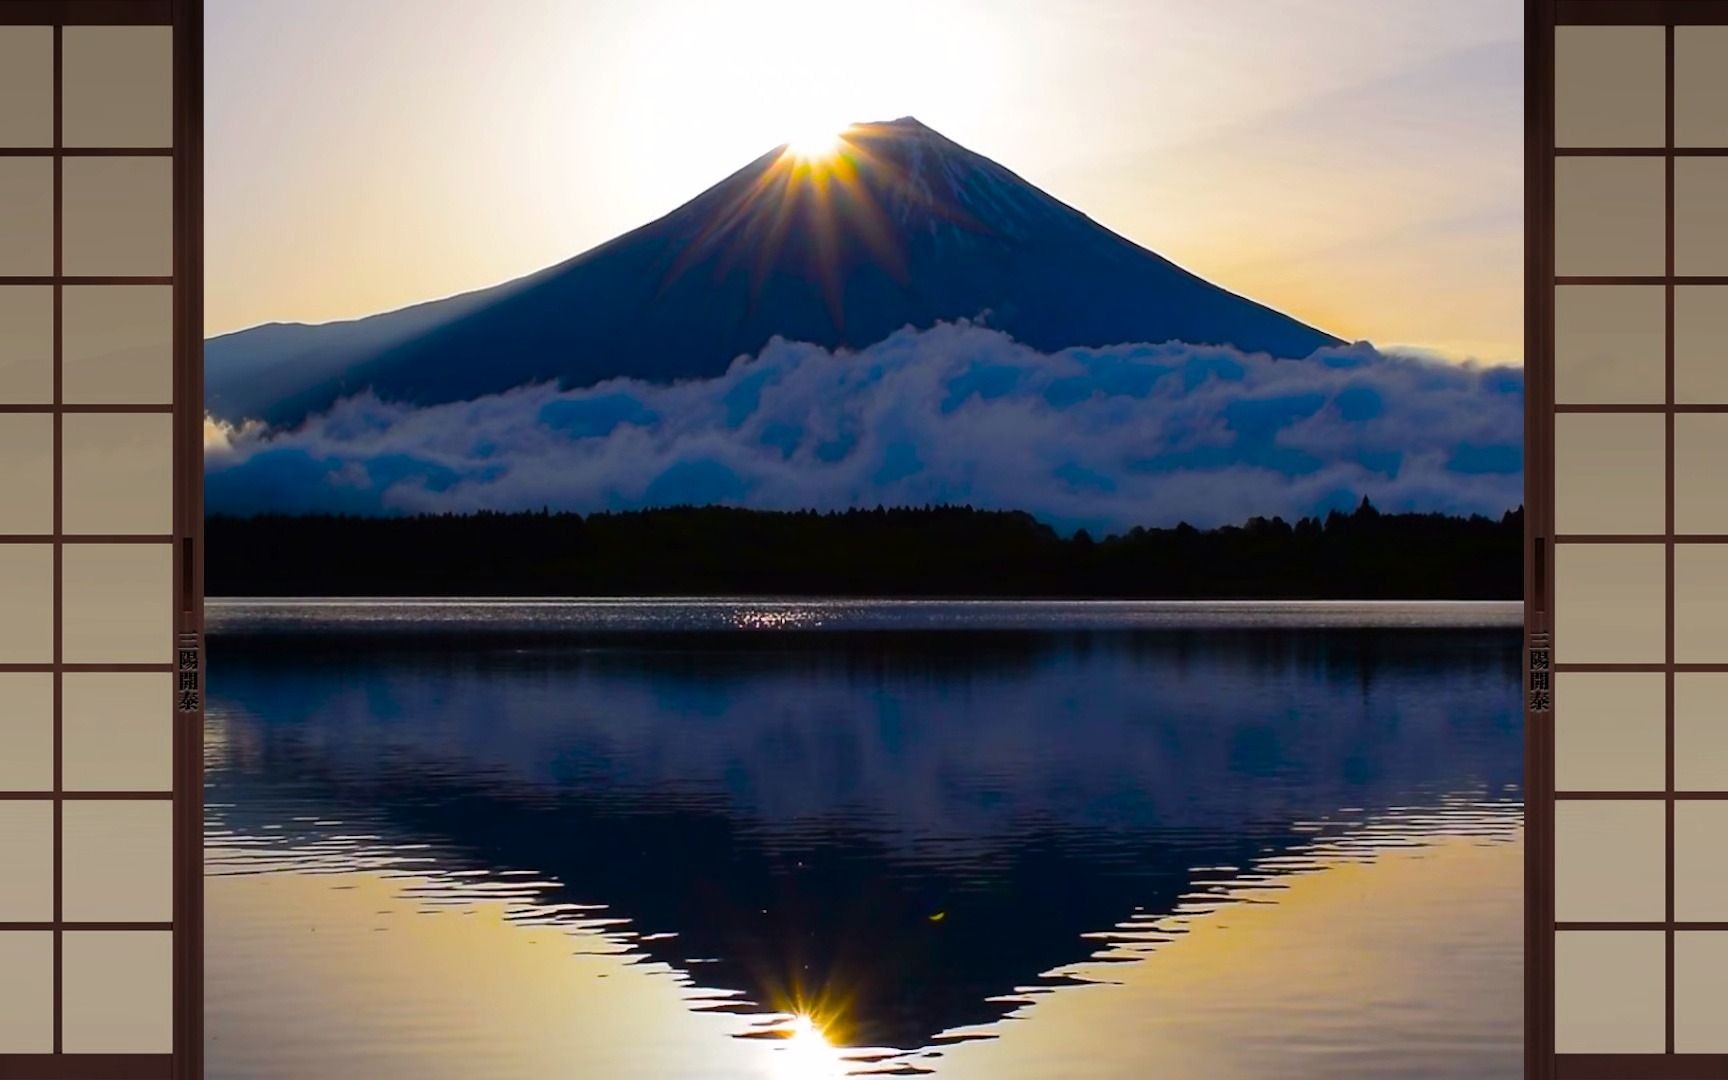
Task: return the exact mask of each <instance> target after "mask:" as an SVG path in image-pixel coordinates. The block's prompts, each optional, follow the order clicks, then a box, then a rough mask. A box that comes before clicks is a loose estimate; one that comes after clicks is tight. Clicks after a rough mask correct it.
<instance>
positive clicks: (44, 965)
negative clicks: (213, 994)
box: [0, 0, 203, 1080]
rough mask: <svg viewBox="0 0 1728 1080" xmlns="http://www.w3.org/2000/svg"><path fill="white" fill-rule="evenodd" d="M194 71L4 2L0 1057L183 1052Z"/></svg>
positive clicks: (196, 780) (190, 825)
mask: <svg viewBox="0 0 1728 1080" xmlns="http://www.w3.org/2000/svg"><path fill="white" fill-rule="evenodd" d="M201 67H202V57H201V45H200V42H199V10H198V7H197V5H196V4H195V3H185V2H181V0H175V2H171V3H170V2H147V0H57V2H43V0H4V2H0V1077H32V1078H54V1077H116V1078H119V1077H125V1078H127V1080H142V1078H146V1077H168V1076H193V1075H197V1074H198V1072H199V1064H198V1062H199V1057H200V1054H199V1049H200V1047H199V1042H200V1039H201V1035H200V1022H199V1019H200V1017H199V1014H200V1011H201V1008H202V1005H201V994H200V992H199V983H200V980H201V978H202V970H201V965H200V959H199V958H200V955H201V952H200V948H201V946H200V936H201V932H202V928H201V914H200V913H201V903H200V896H201V887H200V880H199V878H200V872H199V871H200V864H201V859H200V850H201V840H200V828H199V819H200V805H201V800H200V776H199V773H200V770H199V754H198V747H199V729H200V723H201V704H202V702H201V694H202V686H201V682H202V674H203V673H202V663H201V654H202V650H201V647H200V642H199V625H200V616H199V608H200V604H199V597H200V593H199V581H198V565H199V558H198V555H199V552H198V550H197V548H196V544H197V543H198V542H199V541H200V539H201V536H202V530H201V528H200V526H199V519H200V515H201V506H200V497H199V492H200V488H199V476H200V461H201V453H202V452H201V445H200V444H201V434H200V430H201V417H202V409H201V405H200V396H201V377H200V372H199V368H200V339H201V337H202V334H201V330H200V326H199V323H200V301H199V294H200V290H201V288H202V285H201V280H200V277H199V269H198V268H199V261H200V253H199V250H198V245H199V231H198V218H199V212H200V210H199V176H200V171H201V164H200V158H199V151H198V138H199V128H200V119H199V85H200V77H201Z"/></svg>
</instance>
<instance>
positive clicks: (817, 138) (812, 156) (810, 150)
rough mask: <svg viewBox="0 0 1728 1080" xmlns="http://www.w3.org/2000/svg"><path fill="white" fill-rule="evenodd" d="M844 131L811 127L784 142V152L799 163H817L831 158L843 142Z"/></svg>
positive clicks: (824, 127) (817, 126) (833, 128)
mask: <svg viewBox="0 0 1728 1080" xmlns="http://www.w3.org/2000/svg"><path fill="white" fill-rule="evenodd" d="M845 134H846V129H845V128H844V127H832V126H824V125H812V126H810V127H807V128H805V129H804V130H803V131H800V132H797V133H796V134H794V135H793V136H792V138H791V139H788V140H787V142H786V152H787V153H789V154H791V155H792V156H793V157H795V158H798V159H799V160H800V161H818V160H821V159H823V158H829V157H833V156H834V154H835V152H836V151H838V150H839V149H840V143H841V142H842V141H844V136H845Z"/></svg>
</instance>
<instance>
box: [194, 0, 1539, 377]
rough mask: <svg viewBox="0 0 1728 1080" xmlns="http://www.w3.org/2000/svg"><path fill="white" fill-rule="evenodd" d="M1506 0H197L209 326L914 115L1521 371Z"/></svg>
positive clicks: (1218, 269)
mask: <svg viewBox="0 0 1728 1080" xmlns="http://www.w3.org/2000/svg"><path fill="white" fill-rule="evenodd" d="M1521 9H1522V5H1521V4H1520V3H1518V0H1456V2H1452V3H1446V4H1436V3H1432V2H1430V0H1064V2H1063V3H1060V4H1053V3H1049V2H1048V0H873V2H871V3H869V4H863V3H856V4H839V3H831V2H827V0H726V2H724V3H720V2H711V0H510V2H509V3H507V4H476V3H472V2H468V0H294V2H293V3H283V2H281V0H208V9H207V20H208V23H207V28H206V57H207V59H206V66H207V84H206V104H205V112H206V123H207V126H206V136H205V153H206V190H205V200H206V215H207V216H206V227H205V230H206V242H207V264H206V273H207V286H206V322H207V327H208V329H209V330H210V331H211V332H212V333H220V332H224V331H228V330H235V329H240V328H242V327H246V326H251V325H255V324H257V323H260V322H269V321H276V320H283V321H304V322H322V321H327V320H331V319H339V318H351V317H354V316H357V315H364V314H370V313H373V312H377V311H385V310H390V309H392V308H396V307H400V306H403V305H405V304H409V303H413V302H416V301H419V300H426V299H431V298H434V297H438V296H446V295H449V294H452V293H457V292H463V291H466V290H468V289H472V288H478V287H481V286H485V285H489V284H493V283H496V282H499V281H503V280H507V279H509V278H513V277H517V276H519V275H521V274H524V273H527V272H530V271H533V270H537V269H539V268H541V267H543V266H546V265H548V264H551V263H554V262H557V261H560V260H562V259H564V258H567V257H569V256H571V255H574V254H577V253H578V252H580V251H583V250H585V249H587V248H590V247H592V246H594V245H596V244H599V243H602V242H604V241H606V240H609V239H611V238H612V237H613V236H616V235H617V234H619V233H621V232H624V231H625V230H627V229H631V228H634V227H635V226H637V225H641V224H644V223H645V222H647V221H650V220H652V219H653V218H656V217H658V216H660V215H661V214H663V213H665V212H666V211H668V210H670V209H672V208H673V207H674V206H676V205H678V204H680V203H682V202H684V201H686V200H687V199H689V198H690V197H691V196H693V195H695V194H697V193H698V192H699V191H701V190H702V189H703V188H706V187H708V186H709V185H710V184H713V183H715V182H717V181H718V180H720V179H722V178H723V177H724V176H726V175H727V174H729V173H731V172H732V171H733V170H735V169H737V168H739V167H740V166H742V165H744V164H745V163H747V162H748V161H750V160H751V159H752V158H754V157H756V156H757V155H759V154H761V153H763V152H765V151H767V150H768V149H770V148H772V147H774V146H776V145H778V144H780V143H783V142H786V141H788V140H790V139H796V138H799V137H802V136H805V135H807V134H808V133H809V132H810V131H811V130H812V129H822V128H837V127H840V126H843V125H844V124H846V123H848V122H851V121H858V120H885V119H892V118H894V117H897V116H903V115H913V116H916V117H918V118H919V119H920V120H922V121H924V122H925V123H926V124H929V125H930V126H931V127H934V128H936V129H937V130H938V131H941V132H942V133H943V134H945V135H947V136H948V137H950V138H952V139H954V140H956V141H957V142H960V143H961V144H963V145H965V146H968V147H970V148H971V149H973V150H975V151H978V152H979V153H982V154H985V155H987V156H989V157H991V158H994V159H995V160H997V161H999V162H1001V163H1002V164H1003V165H1006V166H1007V167H1008V168H1010V169H1013V170H1014V171H1015V172H1017V173H1019V174H1020V175H1021V176H1023V177H1025V178H1026V179H1028V180H1030V181H1031V182H1033V183H1035V184H1037V185H1038V186H1040V187H1042V188H1044V189H1045V190H1046V191H1048V192H1050V193H1051V194H1052V195H1055V196H1056V197H1057V198H1059V199H1062V200H1063V201H1065V202H1068V203H1069V204H1071V205H1073V206H1075V207H1076V208H1078V209H1080V210H1082V211H1084V212H1085V213H1087V214H1088V215H1090V216H1091V217H1092V218H1093V219H1094V220H1097V221H1099V222H1101V223H1103V224H1105V225H1107V226H1109V227H1110V228H1112V229H1115V230H1116V231H1118V232H1120V233H1122V234H1124V235H1126V236H1128V237H1130V238H1131V239H1133V240H1135V241H1136V242H1138V243H1140V244H1143V245H1145V246H1147V247H1149V248H1151V249H1153V250H1155V251H1157V252H1159V253H1160V254H1162V255H1164V256H1166V257H1167V258H1170V259H1173V260H1175V261H1176V262H1178V263H1180V264H1181V265H1183V266H1185V267H1187V268H1188V269H1190V270H1193V271H1195V272H1196V273H1199V274H1201V275H1203V276H1205V277H1207V278H1209V279H1211V280H1213V281H1215V282H1217V283H1218V284H1220V285H1223V286H1225V287H1228V288H1230V289H1233V290H1235V291H1237V292H1241V293H1245V294H1247V295H1249V296H1251V297H1253V298H1255V299H1257V300H1261V301H1263V302H1266V303H1269V304H1271V305H1273V306H1275V307H1278V308H1280V309H1282V310H1285V311H1288V312H1290V313H1291V314H1293V315H1295V316H1297V317H1299V318H1302V319H1305V320H1307V321H1309V322H1312V323H1314V324H1316V325H1318V326H1320V327H1321V328H1323V329H1326V330H1329V331H1331V332H1333V333H1336V334H1339V335H1341V336H1343V337H1346V338H1352V339H1357V338H1366V339H1369V340H1371V341H1374V342H1375V343H1376V344H1379V345H1382V346H1388V345H1403V346H1420V347H1423V348H1428V349H1434V350H1438V351H1440V352H1443V353H1445V354H1447V355H1451V356H1474V357H1477V358H1480V359H1484V360H1517V359H1519V358H1521V356H1522V347H1521V338H1522V330H1521V320H1522V317H1523V315H1522V307H1521V303H1522V300H1521V295H1520V289H1521V282H1522V261H1523V248H1522V243H1523V241H1522V210H1521V207H1522V199H1523V194H1522V191H1523V170H1522V161H1521V156H1520V155H1521V141H1522V109H1523V105H1522V98H1523V89H1522V87H1523V72H1522V46H1521V34H1522V25H1521V19H1522V11H1521Z"/></svg>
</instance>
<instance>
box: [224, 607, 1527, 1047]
mask: <svg viewBox="0 0 1728 1080" xmlns="http://www.w3.org/2000/svg"><path fill="white" fill-rule="evenodd" d="M1519 618H1520V614H1519V609H1518V607H1517V605H1481V604H1445V605H1409V604H1382V605H1351V604H1134V603H1120V604H1119V603H1108V604H1074V603H1032V604H1016V603H994V602H992V603H961V602H953V603H950V602H934V603H923V602H908V603H879V602H851V601H834V602H818V603H811V602H807V601H783V602H779V601H776V602H757V601H752V602H735V601H683V600H673V601H661V600H653V601H604V602H581V603H575V602H562V601H544V602H533V601H531V602H462V603H452V602H448V601H406V602H401V601H392V602H353V601H328V602H326V601H293V602H284V601H268V602H246V601H230V602H212V604H211V606H210V615H209V626H210V635H211V679H210V700H209V714H208V725H209V728H208V731H207V742H206V746H207V763H206V765H207V770H208V771H207V782H208V785H209V791H208V806H209V809H208V822H207V831H208V839H207V843H208V847H207V851H208V856H207V867H208V874H209V881H208V894H207V895H208V906H209V911H208V947H207V954H208V961H207V964H208V976H207V978H208V986H207V1031H208V1036H207V1037H208V1040H209V1073H210V1075H211V1076H218V1077H265V1078H273V1077H314V1076H316V1077H324V1076H338V1077H346V1076H356V1077H358V1076H366V1077H429V1078H444V1077H450V1078H456V1077H462V1078H471V1077H494V1076H495V1077H529V1076H558V1077H604V1078H613V1077H617V1078H632V1077H647V1078H659V1077H669V1078H682V1077H692V1078H702V1077H716V1078H720V1077H725V1078H731V1077H737V1078H751V1077H783V1078H805V1077H828V1076H844V1075H858V1074H874V1075H883V1074H887V1075H929V1074H933V1075H936V1076H942V1077H954V1078H971V1077H978V1078H986V1077H988V1078H1004V1080H1021V1078H1026V1080H1030V1078H1066V1077H1077V1078H1078V1077H1098V1078H1106V1077H1147V1076H1173V1077H1264V1076H1288V1077H1306V1076H1313V1077H1334V1076H1363V1077H1378V1076H1424V1077H1442V1076H1444V1077H1482V1076H1508V1077H1510V1076H1516V1075H1518V1073H1519V1069H1520V1064H1521V1062H1520V1046H1519V1040H1520V1037H1521V1028H1522V1020H1521V1015H1520V982H1521V966H1520V965H1521V959H1522V940H1521V917H1522V911H1521V893H1520V886H1521V878H1520V874H1521V859H1522V854H1521V843H1520V840H1521V828H1520V822H1521V806H1520V802H1519V797H1520V793H1519V790H1518V781H1519V777H1520V772H1521V760H1522V758H1521V755H1522V748H1521V734H1520V724H1521V721H1522V714H1521V712H1520V709H1519V704H1520V702H1519V671H1518V630H1517V627H1518V625H1519ZM260 972H267V973H268V977H266V978H262V979H261V978H259V973H260ZM800 1018H810V1019H800Z"/></svg>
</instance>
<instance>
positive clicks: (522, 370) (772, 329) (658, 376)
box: [205, 117, 1341, 428]
mask: <svg viewBox="0 0 1728 1080" xmlns="http://www.w3.org/2000/svg"><path fill="white" fill-rule="evenodd" d="M960 319H969V320H973V321H982V322H983V323H985V324H986V325H988V326H991V327H994V328H996V329H998V330H1001V331H1003V332H1005V333H1007V334H1009V335H1010V336H1012V337H1013V338H1015V339H1017V340H1019V341H1021V342H1024V343H1025V344H1027V345H1030V346H1032V347H1033V348H1036V349H1039V350H1044V351H1053V350H1058V349H1062V348H1066V347H1069V346H1103V345H1112V344H1120V343H1127V342H1152V343H1162V342H1167V341H1181V342H1186V343H1191V344H1197V345H1229V346H1234V347H1236V348H1238V349H1240V350H1243V351H1244V352H1263V353H1267V354H1270V355H1271V356H1273V357H1280V358H1296V357H1305V356H1307V355H1309V354H1310V353H1312V352H1313V351H1315V350H1316V349H1320V348H1323V347H1326V346H1333V345H1338V344H1341V342H1340V341H1339V340H1338V339H1337V338H1334V337H1332V336H1330V335H1328V334H1326V333H1324V332H1322V331H1320V330H1316V329H1314V328H1313V327H1310V326H1306V325H1304V324H1302V323H1300V322H1298V321H1296V320H1295V319H1292V318H1290V317H1288V316H1286V315H1283V314H1281V313H1279V312H1277V311H1273V310H1271V309H1270V308H1267V307H1265V306H1263V305H1260V304H1257V303H1255V302H1253V301H1251V300H1248V299H1245V298H1244V297H1241V296H1238V295H1236V294H1234V293H1231V292H1229V291H1227V290H1225V289H1222V288H1219V287H1218V286H1215V285H1213V284H1211V283H1209V282H1207V281H1204V280H1202V279H1201V278H1199V277H1197V276H1195V275H1193V274H1191V273H1189V272H1187V271H1185V270H1183V269H1182V268H1180V267H1178V266H1176V265H1175V264H1174V263H1172V262H1170V261H1169V260H1167V259H1164V258H1163V257H1161V256H1159V255H1157V254H1156V253H1154V252H1151V251H1148V250H1147V249H1145V248H1143V247H1140V246H1139V245H1137V244H1135V243H1133V242H1132V241H1129V240H1127V239H1125V238H1124V237H1122V236H1119V235H1117V234H1116V233H1113V232H1111V231H1110V230H1108V229H1106V228H1104V227H1103V226H1101V225H1099V224H1097V223H1096V222H1094V221H1092V220H1091V219H1090V218H1088V217H1086V216H1085V215H1084V214H1082V213H1080V212H1079V211H1077V210H1075V209H1073V208H1071V207H1069V206H1067V205H1065V204H1063V203H1061V202H1059V201H1058V200H1056V199H1055V198H1053V197H1051V196H1050V195H1048V194H1046V193H1044V192H1043V191H1041V190H1039V189H1038V188H1036V187H1034V186H1033V185H1031V184H1029V183H1027V182H1026V181H1025V180H1023V179H1021V178H1020V177H1019V176H1016V175H1015V174H1014V173H1012V172H1010V171H1009V170H1008V169H1006V168H1004V167H1003V166H1001V165H998V164H997V163H996V162H994V161H991V160H990V159H988V158H985V157H983V156H981V155H979V154H976V153H973V152H972V151H970V150H967V149H966V148H965V147H963V146H960V145H959V144H957V143H955V142H953V141H951V140H949V139H947V138H945V137H943V136H942V135H940V134H938V133H937V132H935V131H933V130H931V129H930V128H928V127H926V126H925V125H923V124H921V123H919V122H918V121H917V120H915V119H912V118H911V117H905V118H902V119H899V120H893V121H888V122H882V123H870V124H860V125H857V126H855V127H853V128H851V129H848V131H847V132H846V133H845V134H844V135H843V137H842V141H841V143H840V144H839V146H838V148H837V150H836V152H835V153H833V154H832V155H828V156H824V157H821V158H814V159H812V158H804V157H801V156H799V155H798V154H795V153H793V152H791V151H790V150H788V149H787V148H786V147H777V148H775V149H774V150H771V151H769V152H768V153H766V154H764V155H762V156H761V157H759V158H757V159H756V160H755V161H753V162H751V163H750V164H749V165H746V166H745V167H744V168H742V169H740V170H739V171H737V172H736V173H734V174H733V175H731V176H729V177H727V178H726V179H725V180H722V181H721V182H720V183H718V184H716V185H714V186H713V187H711V188H709V189H708V190H707V191H704V192H703V193H702V194H700V195H698V196H697V197H696V198H694V199H692V200H691V201H690V202H688V203H686V204H684V205H683V206H681V207H679V208H678V209H676V210H673V211H672V212H671V213H669V214H667V215H666V216H664V217H662V218H660V219H659V220H657V221H654V222H651V223H649V224H647V225H644V226H642V227H641V228H638V229H635V230H633V231H631V232H629V233H626V234H624V235H622V236H619V237H617V238H616V239H614V240H612V241H610V242H608V243H605V244H602V245H601V246H599V247H597V248H594V249H592V250H590V251H588V252H585V253H583V254H581V255H577V256H576V257H574V258H572V259H569V260H567V261H565V262H562V263H559V264H557V265H555V266H551V267H548V268H546V269H544V270H541V271H539V272H537V273H534V274H530V275H528V276H527V277H523V278H520V279H518V280H515V281H511V282H507V283H505V284H502V285H497V286H493V287H491V288H487V289H481V290H479V291H476V292H470V293H466V294H462V295H459V296H454V297H450V298H448V299H443V300H436V301H432V302H429V303H424V304H418V305H415V306H412V307H408V308H404V309H402V310H399V311H393V312H388V313H385V314H380V315H373V316H370V317H367V318H362V319H357V320H352V321H347V322H336V323H326V324H321V325H306V324H287V323H271V324H267V325H263V326H259V327H255V328H252V329H248V330H243V331H240V332H237V333H232V334H226V335H223V336H220V337H217V338H213V339H211V340H210V341H208V342H207V343H206V350H205V363H206V405H207V408H208V410H209V412H210V413H211V414H212V415H213V416H214V417H216V418H218V419H221V420H225V421H229V422H232V423H238V422H241V421H244V420H248V419H256V420H262V421H264V422H265V423H267V424H268V425H270V426H272V427H277V428H280V427H286V426H292V425H295V424H297V423H299V422H300V421H302V420H304V419H305V418H306V417H308V416H310V415H313V414H315V413H318V412H321V411H323V410H325V409H327V408H329V407H330V406H331V405H332V404H334V403H335V402H336V401H338V400H340V399H342V398H344V397H349V396H352V395H354V394H356V393H360V392H362V391H366V390H370V391H372V392H373V393H375V394H376V395H377V396H379V397H380V398H383V399H385V400H390V401H399V402H405V403H409V404H415V405H436V404H443V403H448V402H456V401H466V400H471V399H473V398H476V397H480V396H483V395H486V394H493V393H499V392H502V391H505V390H509V389H511V388H514V387H517V386H521V385H523V384H526V383H532V382H548V381H552V382H556V383H558V384H559V385H560V386H562V387H564V388H576V387H583V386H589V385H593V384H595V383H598V382H601V381H604V380H606V379H609V378H613V377H616V376H629V377H631V378H634V379H638V380H643V381H646V382H650V383H669V382H675V381H679V380H687V379H701V378H710V377H714V376H717V375H720V374H722V373H723V372H725V371H726V369H727V368H728V366H729V365H730V364H731V363H732V362H733V360H735V359H736V358H738V357H739V356H744V355H753V354H755V353H756V352H758V351H759V350H760V349H761V348H762V347H763V346H764V345H765V344H767V343H768V341H769V340H770V338H772V337H775V336H779V337H783V338H788V339H793V340H799V341H808V342H812V343H815V344H818V345H821V346H824V347H826V348H830V349H833V348H845V349H858V348H862V347H864V346H867V345H871V344H873V343H875V342H877V341H880V340H881V339H883V338H884V337H886V336H888V335H889V334H891V333H893V332H894V331H896V330H899V329H901V328H903V327H907V326H911V327H914V328H919V329H922V328H925V327H929V326H931V325H932V324H934V323H936V322H937V321H939V320H948V321H953V320H960Z"/></svg>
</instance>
